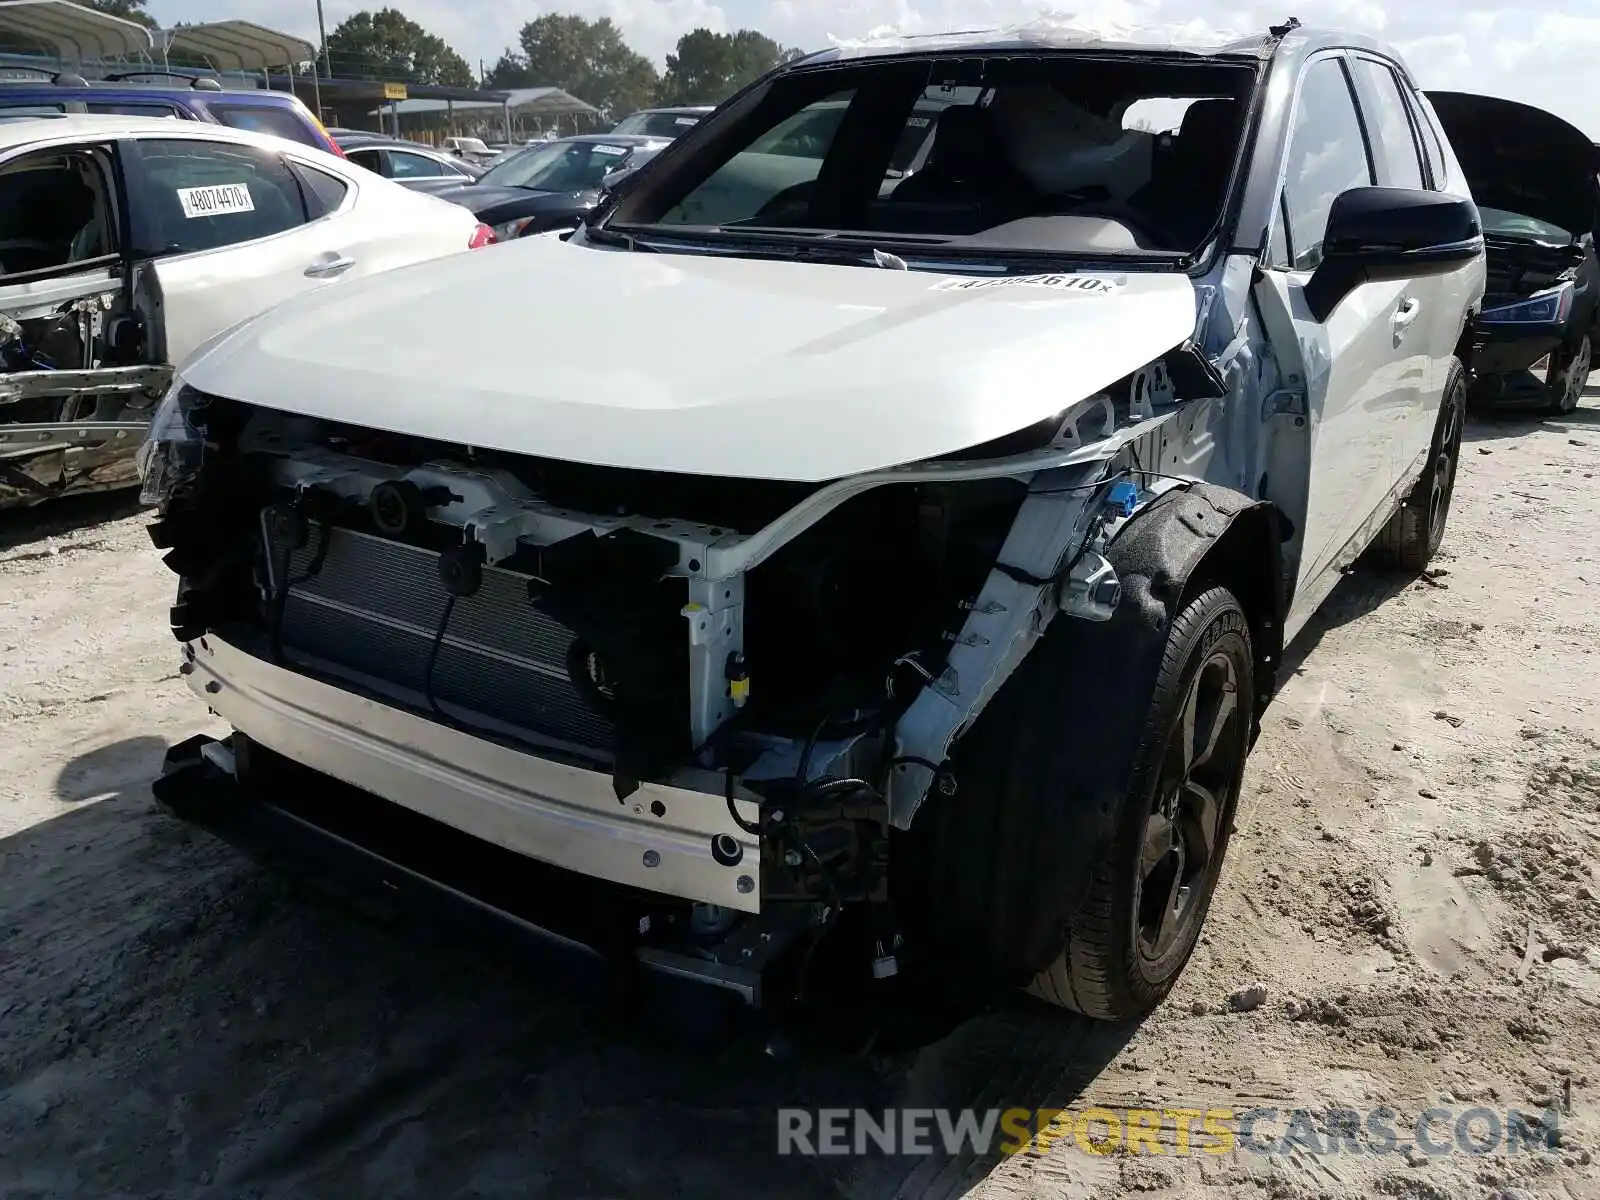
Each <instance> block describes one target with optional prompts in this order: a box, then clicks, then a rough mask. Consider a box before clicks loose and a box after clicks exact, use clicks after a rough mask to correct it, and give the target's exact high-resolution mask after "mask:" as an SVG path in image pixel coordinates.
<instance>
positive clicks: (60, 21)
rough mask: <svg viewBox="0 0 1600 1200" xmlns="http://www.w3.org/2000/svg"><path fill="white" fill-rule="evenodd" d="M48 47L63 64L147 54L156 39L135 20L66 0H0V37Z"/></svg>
mask: <svg viewBox="0 0 1600 1200" xmlns="http://www.w3.org/2000/svg"><path fill="white" fill-rule="evenodd" d="M3 35H9V36H10V37H12V38H20V39H23V40H26V41H29V42H32V43H35V44H37V45H40V46H44V47H46V48H48V49H49V50H50V51H51V52H52V53H54V55H55V56H56V58H58V59H60V60H61V61H62V62H64V63H85V62H115V61H125V60H127V59H131V58H138V59H148V58H149V57H150V53H151V51H152V50H153V49H154V47H155V39H154V38H153V37H152V36H151V33H150V31H149V30H148V29H146V28H145V27H144V26H143V25H140V24H139V23H138V22H137V21H129V20H125V19H124V18H122V17H113V16H112V15H111V14H109V13H103V12H99V11H97V10H95V9H92V8H85V7H83V6H82V5H80V4H72V3H69V2H68V0H0V36H3Z"/></svg>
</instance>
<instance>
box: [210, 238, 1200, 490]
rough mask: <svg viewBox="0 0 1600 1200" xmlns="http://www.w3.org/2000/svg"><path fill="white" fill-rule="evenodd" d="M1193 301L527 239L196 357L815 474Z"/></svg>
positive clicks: (1003, 410)
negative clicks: (591, 246) (610, 248)
mask: <svg viewBox="0 0 1600 1200" xmlns="http://www.w3.org/2000/svg"><path fill="white" fill-rule="evenodd" d="M1194 321H1195V298H1194V289H1193V287H1192V286H1191V285H1190V283H1189V281H1188V279H1187V277H1185V276H1183V275H1181V274H1164V273H1163V274H1156V273H1145V274H1138V273H1128V274H1115V275H1113V274H1101V275H1094V276H1082V275H1078V276H1070V275H1054V276H1031V277H1027V278H1023V279H1019V278H1017V277H1009V278H1006V279H1003V280H973V279H969V278H964V277H951V276H943V275H932V274H927V273H924V272H919V271H898V270H887V269H885V270H877V269H873V268H864V267H853V266H832V265H816V264H796V263H792V262H776V261H770V260H753V259H738V258H720V257H711V256H688V255H676V254H651V253H624V252H620V251H608V250H596V249H590V248H585V247H581V246H573V245H569V244H567V243H564V242H559V241H553V240H551V239H548V238H526V239H522V240H519V241H517V242H513V243H510V244H509V245H506V246H499V247H494V248H491V249H484V250H476V251H473V252H472V253H469V254H461V255H456V256H453V257H451V258H446V259H442V260H439V261H435V262H431V263H425V264H421V265H419V266H416V267H406V268H402V269H400V270H397V271H391V272H388V273H385V274H381V275H376V276H372V277H370V278H367V279H362V280H356V281H350V282H348V283H344V284H340V285H338V286H336V287H330V288H323V289H321V290H318V291H316V292H313V293H311V294H309V295H307V296H304V297H301V298H298V299H296V300H293V301H290V302H288V303H286V304H283V305H281V306H280V307H278V308H275V309H273V310H271V311H270V312H268V313H266V314H264V315H263V316H262V317H260V318H258V319H257V320H255V321H253V322H250V323H249V324H247V325H245V326H243V327H242V328H240V329H239V330H238V331H237V332H235V333H233V334H231V335H230V336H227V337H224V338H221V339H219V340H218V341H216V342H215V343H213V344H212V345H210V346H208V347H206V348H205V349H204V350H202V351H201V352H200V353H199V354H197V355H196V356H195V357H194V358H193V359H191V360H190V361H189V362H188V363H186V364H184V366H183V367H182V368H181V371H180V374H181V376H182V378H183V379H184V380H185V381H186V382H188V383H190V384H192V385H193V386H195V387H197V388H199V389H200V390H201V391H205V392H210V393H212V394H214V395H220V396H227V397H230V398H233V399H237V400H243V401H248V402H250V403H253V404H259V405H262V406H265V407H269V408H275V409H281V410H283V411H286V412H293V413H299V414H303V415H307V416H315V417H324V418H328V419H331V420H335V421H341V422H347V423H350V424H354V425H361V426H369V427H373V428H377V429H383V430H389V431H392V432H396V433H404V434H410V435H413V436H417V437H424V438H433V439H437V440H441V441H447V442H454V443H458V444H465V445H472V446H477V447H481V448H485V449H496V450H504V451H509V452H512V453H517V454H529V455H538V456H541V457H546V458H556V459H566V460H570V461H574V462H582V463H590V464H594V465H600V466H612V467H635V468H642V469H648V470H657V471H673V472H682V473H687V474H704V475H727V476H737V477H744V478H760V479H785V480H797V481H806V482H815V481H820V480H825V479H835V478H839V477H842V476H845V475H852V474H856V473H858V472H862V471H868V470H875V469H880V468H883V467H888V466H895V465H898V464H901V463H907V462H915V461H918V460H920V459H924V458H930V457H934V456H937V455H942V454H950V453H953V452H955V451H959V450H962V449H965V448H967V447H969V446H975V445H978V444H981V443H983V442H987V441H991V440H993V439H995V438H999V437H1003V436H1005V435H1006V434H1009V433H1013V432H1015V431H1017V430H1019V429H1022V428H1025V427H1026V426H1028V425H1031V424H1033V423H1035V422H1037V421H1042V420H1044V419H1045V418H1047V417H1049V416H1050V415H1052V414H1053V413H1056V412H1059V411H1060V410H1061V409H1063V408H1065V407H1066V406H1068V405H1069V404H1072V403H1073V402H1075V401H1077V400H1080V399H1082V398H1083V397H1085V396H1090V395H1093V394H1095V393H1096V392H1098V391H1100V390H1102V389H1104V388H1105V387H1107V386H1109V385H1110V384H1112V383H1115V382H1116V381H1117V380H1118V379H1120V378H1121V377H1122V376H1124V375H1127V374H1128V373H1129V372H1131V371H1134V370H1136V369H1137V368H1139V367H1141V366H1143V365H1144V364H1145V363H1147V362H1149V361H1151V360H1152V359H1154V358H1157V357H1159V356H1160V355H1161V354H1163V353H1165V352H1166V351H1167V350H1169V349H1171V348H1172V347H1173V346H1176V345H1178V344H1179V343H1181V342H1182V341H1183V340H1184V339H1185V338H1186V337H1188V336H1189V335H1190V333H1191V332H1192V331H1193V328H1194Z"/></svg>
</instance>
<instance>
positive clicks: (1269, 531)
mask: <svg viewBox="0 0 1600 1200" xmlns="http://www.w3.org/2000/svg"><path fill="white" fill-rule="evenodd" d="M1287 529H1288V522H1287V518H1286V517H1285V516H1284V514H1283V513H1282V512H1281V511H1280V510H1279V509H1278V507H1277V506H1276V505H1275V504H1272V503H1271V502H1270V501H1264V500H1253V499H1251V498H1250V497H1249V496H1246V495H1245V494H1243V493H1242V492H1237V491H1234V490H1233V489H1231V488H1225V487H1221V486H1218V485H1216V484H1208V483H1195V484H1193V485H1191V486H1189V487H1187V488H1184V489H1181V490H1177V491H1174V492H1170V493H1168V494H1167V495H1166V496H1163V497H1162V498H1161V499H1160V500H1158V501H1156V502H1155V503H1154V504H1152V505H1151V506H1150V508H1148V509H1147V510H1145V511H1144V512H1143V513H1142V514H1138V515H1136V516H1135V518H1134V520H1133V521H1132V522H1130V523H1129V525H1128V526H1127V527H1126V528H1124V529H1123V530H1122V531H1121V533H1120V534H1119V536H1118V537H1117V538H1116V539H1115V540H1114V541H1113V542H1112V545H1111V549H1110V553H1109V558H1110V560H1111V562H1112V564H1113V565H1114V566H1115V567H1116V569H1117V573H1118V576H1119V577H1120V578H1121V579H1122V580H1123V583H1124V587H1126V586H1127V585H1128V584H1129V583H1130V582H1132V581H1135V580H1142V581H1143V588H1142V589H1140V590H1144V591H1146V592H1147V593H1148V595H1149V597H1150V598H1151V599H1152V600H1154V601H1156V602H1157V603H1158V604H1159V606H1160V608H1159V610H1157V611H1156V612H1155V613H1152V614H1151V615H1152V616H1157V617H1159V616H1160V615H1161V613H1162V612H1164V619H1165V622H1171V621H1172V620H1173V618H1175V617H1176V616H1177V614H1178V613H1180V612H1182V611H1183V608H1184V605H1186V604H1188V603H1189V601H1190V600H1192V599H1193V598H1194V597H1196V596H1198V595H1200V594H1201V593H1202V592H1204V591H1205V590H1206V589H1207V588H1211V587H1216V586H1222V587H1226V588H1227V589H1228V590H1229V591H1231V592H1232V593H1233V594H1234V596H1235V597H1236V598H1237V599H1238V601H1239V605H1240V607H1241V608H1243V609H1244V612H1245V616H1246V618H1247V620H1248V621H1249V624H1250V645H1251V653H1252V655H1253V656H1254V660H1255V684H1256V687H1255V694H1256V712H1255V714H1254V719H1253V720H1252V728H1251V737H1252V739H1254V737H1255V734H1256V732H1258V730H1259V725H1260V717H1261V713H1262V712H1263V711H1264V709H1265V707H1266V705H1267V703H1268V701H1270V700H1271V698H1272V694H1273V691H1274V690H1275V687H1276V684H1277V673H1278V664H1279V663H1280V661H1281V660H1282V656H1283V628H1284V616H1285V613H1286V612H1287V610H1288V601H1289V596H1288V588H1287V585H1286V582H1285V574H1284V561H1283V542H1284V535H1285V532H1286V530H1287Z"/></svg>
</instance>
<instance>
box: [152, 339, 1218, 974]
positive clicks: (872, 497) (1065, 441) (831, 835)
mask: <svg viewBox="0 0 1600 1200" xmlns="http://www.w3.org/2000/svg"><path fill="white" fill-rule="evenodd" d="M1175 377H1176V378H1177V379H1178V380H1179V384H1178V385H1176V386H1175V384H1174V378H1175ZM1180 394H1181V395H1182V396H1183V398H1184V399H1190V398H1194V397H1196V396H1200V395H1217V394H1220V381H1219V380H1217V379H1216V377H1215V375H1214V373H1212V372H1210V370H1209V367H1208V364H1206V363H1205V362H1204V361H1203V360H1201V359H1200V358H1199V356H1198V355H1197V354H1194V353H1193V352H1191V351H1189V350H1180V351H1175V352H1173V354H1172V355H1169V356H1167V357H1166V358H1164V359H1162V360H1158V361H1156V362H1155V363H1152V364H1151V365H1149V366H1147V367H1145V368H1142V369H1141V370H1139V371H1137V372H1135V373H1134V374H1133V375H1130V376H1128V377H1126V378H1124V379H1122V380H1120V381H1118V382H1117V383H1116V384H1115V385H1113V386H1112V387H1111V388H1109V389H1107V390H1106V391H1105V392H1103V393H1101V394H1098V395H1095V396H1093V397H1090V398H1088V399H1085V400H1083V401H1081V402H1079V403H1077V404H1074V405H1072V406H1071V407H1069V408H1068V409H1067V410H1066V411H1064V412H1062V413H1060V414H1059V415H1058V416H1056V417H1053V418H1051V419H1050V420H1049V421H1047V422H1043V423H1041V424H1039V425H1037V426H1034V427H1031V428H1029V429H1026V430H1023V431H1021V432H1019V433H1016V434H1014V435H1011V436H1009V437H1007V438H1004V439H1001V440H1000V441H997V442H994V443H990V444H988V445H985V446H981V447H977V448H974V449H972V450H969V451H965V452H963V453H961V454H958V455H951V456H948V457H945V458H942V459H937V460H931V461H923V462H920V463H916V464H912V465H907V466H900V467H893V468H888V469H884V470H879V471H872V472H868V473H865V474H861V475H855V476H851V477H849V478H845V479H840V480H835V481H832V482H826V483H820V484H812V483H791V482H780V481H771V480H749V479H733V478H722V477H711V476H691V475H680V474H670V473H664V472H656V471H642V470H624V469H618V468H608V467H594V466H585V465H580V464H575V463H571V462H566V461H555V460H549V459H541V458H536V457H531V456H527V455H518V454H510V453H504V452H489V451H484V450H481V449H474V448H472V447H470V446H465V445H450V444H444V443H440V442H435V441H427V440H424V439H421V438H417V437H413V436H402V435H396V434H391V433H385V432H381V431H377V430H373V429H369V428H359V427H351V426H347V425H341V424H338V423H336V422H332V421H328V420H324V419H320V418H314V417H306V416H296V415H290V414H286V413H283V412H280V411H276V410H272V409H268V408H263V407H257V406H252V405H247V404H243V403H240V402H236V401H232V400H229V399H226V398H222V397H216V396H211V395H207V394H205V393H202V392H199V391H197V390H195V389H194V388H191V387H188V386H185V385H182V384H180V385H178V386H176V387H174V388H173V390H172V391H171V393H170V394H169V395H168V397H167V399H166V401H165V402H164V403H163V405H162V408H161V411H160V412H159V414H158V415H157V417H156V419H155V422H154V426H153V429H152V435H151V438H150V441H149V442H148V443H147V444H146V446H145V448H144V450H143V451H142V452H141V455H140V469H141V472H142V474H143V476H144V480H145V485H144V498H145V500H146V501H147V502H149V503H152V504H156V505H158V506H159V510H160V515H159V518H158V520H157V521H156V522H155V523H154V525H153V526H152V529H151V535H152V539H153V540H154V541H155V543H156V545H157V546H158V547H159V548H161V549H163V550H165V551H166V558H165V561H166V563H167V565H168V566H169V567H170V568H171V569H172V570H173V571H174V572H175V573H176V574H177V575H178V576H179V577H180V585H179V592H178V598H177V602H176V603H175V605H174V607H173V609H172V628H173V632H174V635H175V636H176V637H177V639H178V640H179V642H181V643H182V644H183V653H184V660H185V661H184V665H183V668H182V670H183V673H184V675H185V676H186V678H187V679H188V682H189V683H190V686H191V687H192V688H193V689H194V690H195V691H196V692H197V694H198V695H200V696H201V697H202V698H203V699H204V700H205V702H206V703H207V704H208V705H209V706H210V707H211V708H212V709H213V710H214V711H215V712H216V713H218V714H219V715H220V716H221V717H222V718H224V719H225V720H227V721H228V722H229V723H230V724H232V725H233V726H234V728H235V729H236V730H238V731H240V734H241V735H243V736H245V737H247V738H248V741H249V744H250V745H251V746H254V747H259V748H265V749H266V750H268V751H270V752H273V753H275V754H276V755H279V756H281V757H282V758H284V759H286V760H288V761H291V762H293V763H296V764H300V765H301V766H303V767H307V768H310V769H311V770H312V771H314V772H316V773H318V774H319V775H321V776H324V777H331V778H332V779H335V780H339V781H342V782H343V783H344V784H348V785H353V786H354V787H356V788H359V789H361V790H362V791H363V792H365V793H370V795H371V796H375V797H379V798H381V799H382V801H385V802H387V803H389V804H393V805H397V806H399V808H401V809H405V810H408V811H409V813H410V814H416V815H419V816H421V817H423V818H426V819H427V820H429V821H432V822H436V823H437V824H438V826H440V827H447V828H448V829H449V830H452V831H458V832H459V833H464V834H467V835H470V836H471V837H473V838H476V839H479V840H481V841H483V842H487V843H490V844H492V845H493V846H494V847H497V848H499V849H500V850H504V851H510V852H513V853H515V854H517V855H521V856H524V857H525V858H528V859H533V860H537V861H539V862H541V863H545V864H551V865H553V866H555V867H557V868H561V869H563V870H566V871H570V872H573V873H575V874H576V875H579V876H585V877H588V878H590V879H595V880H602V881H605V882H606V883H608V884H611V885H616V887H617V888H618V889H620V894H622V895H625V896H627V897H630V898H631V899H632V903H633V904H634V909H633V915H632V917H630V919H629V921H628V922H625V923H624V924H625V925H626V927H627V928H628V929H629V930H637V933H636V934H631V935H630V938H631V941H632V944H631V945H630V946H629V947H628V949H629V950H630V952H631V953H632V954H634V955H635V956H636V957H637V959H638V960H639V961H640V962H642V963H644V964H645V965H647V966H650V967H653V968H656V969H659V970H661V971H665V972H668V973H673V974H680V975H689V976H693V977H695V978H697V979H702V980H707V981H710V982H713V983H719V984H722V985H724V986H728V987H731V988H733V989H734V990H736V991H739V992H740V993H741V994H742V995H744V996H745V998H746V999H749V1000H751V1001H756V1000H758V999H759V979H760V975H761V971H762V969H763V967H764V966H765V964H767V963H769V962H770V961H772V960H773V959H775V958H776V957H778V956H781V955H783V954H784V953H786V952H787V951H789V950H790V949H793V948H794V947H795V946H796V945H797V944H800V943H802V942H809V941H811V940H812V939H814V938H815V937H817V936H819V935H820V932H821V931H823V930H825V929H827V928H828V927H830V925H831V924H832V923H833V922H835V921H836V920H837V919H838V917H839V915H840V914H841V913H843V912H845V911H847V910H853V911H856V912H860V913H864V914H865V915H866V917H867V925H868V927H869V928H870V930H871V937H870V942H871V947H872V955H871V956H872V959H873V972H874V974H876V975H877V976H879V977H882V976H886V975H892V974H894V973H895V971H896V970H897V969H898V965H899V963H898V955H899V937H898V935H897V933H896V925H895V920H894V904H893V897H892V896H891V894H890V886H889V885H890V863H889V846H890V843H891V833H892V831H893V830H904V829H907V828H909V826H910V824H911V821H912V818H913V816H914V815H915V813H916V812H917V810H918V808H919V806H920V805H921V804H922V803H923V801H924V799H925V797H926V796H927V795H928V794H929V792H930V790H934V789H937V790H939V791H941V792H945V793H952V792H953V791H954V790H955V789H956V788H957V787H958V786H959V781H958V780H957V779H956V778H955V776H954V774H953V772H952V771H951V768H950V755H951V749H952V746H953V744H954V743H955V741H956V740H957V738H958V737H959V736H960V735H961V733H962V732H963V731H964V730H966V729H967V728H968V727H970V725H971V723H972V722H973V721H974V720H975V719H976V718H977V716H978V714H979V713H980V712H982V711H983V709H984V707H985V705H986V704H987V702H988V701H989V699H990V698H991V697H992V696H993V695H994V694H995V693H996V691H997V690H998V689H999V688H1000V686H1001V685H1002V684H1003V683H1004V682H1005V680H1006V679H1007V678H1008V676H1009V675H1010V674H1011V673H1012V671H1013V670H1014V669H1015V668H1016V666H1017V665H1018V664H1019V663H1020V662H1021V661H1022V659H1023V657H1024V656H1025V655H1026V654H1027V653H1028V651H1029V649H1030V648H1031V647H1032V646H1033V645H1034V643H1035V642H1036V641H1037V640H1038V638H1039V637H1040V636H1041V634H1042V633H1043V632H1044V630H1045V628H1046V626H1047V625H1048V624H1049V623H1050V622H1051V621H1052V620H1054V619H1056V618H1058V617H1065V618H1069V619H1087V620H1095V621H1099V620H1107V619H1109V618H1110V616H1111V615H1112V612H1113V611H1114V610H1115V608H1116V605H1117V602H1118V599H1119V592H1120V585H1119V582H1118V580H1117V577H1116V572H1115V571H1114V570H1113V569H1112V567H1111V566H1110V564H1109V563H1108V562H1107V560H1106V558H1105V557H1104V556H1103V553H1102V552H1103V551H1104V550H1105V549H1106V545H1107V542H1108V539H1109V538H1111V537H1112V536H1114V535H1115V533H1116V531H1117V529H1118V528H1119V526H1120V525H1121V524H1122V523H1123V522H1125V521H1127V520H1128V519H1129V518H1130V517H1131V516H1132V515H1133V513H1134V512H1135V511H1136V510H1137V509H1138V508H1139V507H1140V506H1141V505H1143V504H1145V503H1147V502H1149V501H1150V500H1151V499H1153V498H1154V496H1155V495H1157V494H1159V493H1160V492H1162V491H1164V490H1169V489H1171V488H1173V487H1177V486H1182V485H1181V482H1180V481H1178V480H1176V479H1173V478H1168V477H1163V476H1160V475H1159V474H1153V473H1148V472H1146V471H1145V469H1144V467H1145V466H1153V465H1154V464H1156V463H1162V462H1169V461H1172V460H1171V459H1170V458H1169V457H1167V456H1166V452H1167V451H1168V449H1169V444H1168V439H1169V438H1171V437H1173V436H1175V435H1174V434H1173V432H1172V418H1173V417H1175V416H1177V415H1179V414H1180V413H1181V410H1182V406H1181V405H1180V404H1179V397H1180ZM1152 481H1156V482H1153V483H1152ZM218 761H220V760H218ZM214 765H215V764H213V766H214ZM230 770H234V771H235V773H237V764H236V763H232V762H231V760H230ZM279 797H280V798H279V799H278V800H277V801H276V803H279V804H281V805H287V806H289V807H290V808H295V806H296V805H299V808H298V809H296V813H295V815H296V819H297V820H300V821H309V822H311V823H313V824H316V823H319V822H320V821H322V820H323V819H324V818H323V817H320V816H319V815H318V814H317V813H316V812H315V811H312V806H310V805H308V804H306V803H304V802H303V801H302V800H301V799H299V798H297V797H296V796H294V795H292V794H288V793H287V792H286V793H280V794H279ZM408 819H409V818H408ZM452 886H455V885H452Z"/></svg>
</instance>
